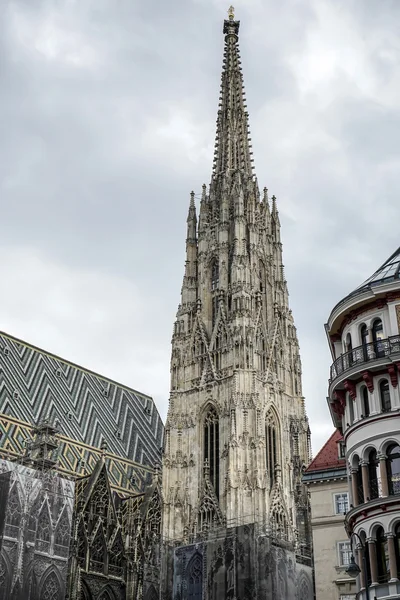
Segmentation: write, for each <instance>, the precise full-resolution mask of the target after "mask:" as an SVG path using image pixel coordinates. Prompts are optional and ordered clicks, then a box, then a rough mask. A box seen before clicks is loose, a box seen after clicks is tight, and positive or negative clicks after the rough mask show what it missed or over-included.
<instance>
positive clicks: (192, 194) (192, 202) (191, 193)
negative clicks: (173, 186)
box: [190, 192, 194, 207]
mask: <svg viewBox="0 0 400 600" xmlns="http://www.w3.org/2000/svg"><path fill="white" fill-rule="evenodd" d="M190 206H191V207H193V206H194V192H190Z"/></svg>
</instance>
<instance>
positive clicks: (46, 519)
mask: <svg viewBox="0 0 400 600" xmlns="http://www.w3.org/2000/svg"><path fill="white" fill-rule="evenodd" d="M51 529H52V527H51V521H50V515H49V508H48V506H47V503H46V502H45V503H44V504H43V507H42V510H41V511H40V515H39V519H38V525H37V530H36V543H37V549H38V550H40V551H41V552H50V539H51Z"/></svg>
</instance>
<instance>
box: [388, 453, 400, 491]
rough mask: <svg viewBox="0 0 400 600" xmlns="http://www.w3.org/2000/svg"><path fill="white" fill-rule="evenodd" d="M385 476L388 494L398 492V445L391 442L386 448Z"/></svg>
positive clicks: (399, 478) (399, 488) (399, 464)
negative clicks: (387, 483) (386, 477)
mask: <svg viewBox="0 0 400 600" xmlns="http://www.w3.org/2000/svg"><path fill="white" fill-rule="evenodd" d="M386 465H387V467H386V468H387V476H388V482H389V494H390V495H391V496H392V495H398V494H400V446H398V445H397V444H393V445H392V446H389V448H388V449H387V459H386Z"/></svg>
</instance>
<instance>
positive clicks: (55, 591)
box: [40, 572, 61, 600]
mask: <svg viewBox="0 0 400 600" xmlns="http://www.w3.org/2000/svg"><path fill="white" fill-rule="evenodd" d="M40 598H41V600H61V590H60V584H59V582H58V579H57V575H56V574H55V573H54V572H52V573H50V575H48V576H47V578H46V580H45V582H44V584H43V587H42V593H41V594H40Z"/></svg>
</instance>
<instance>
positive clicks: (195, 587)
mask: <svg viewBox="0 0 400 600" xmlns="http://www.w3.org/2000/svg"><path fill="white" fill-rule="evenodd" d="M187 573H188V581H187V583H188V596H187V597H188V600H201V599H202V597H203V585H202V584H203V561H202V558H201V556H200V554H195V555H194V556H193V558H192V560H191V561H190V563H189V564H188V569H187Z"/></svg>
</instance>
